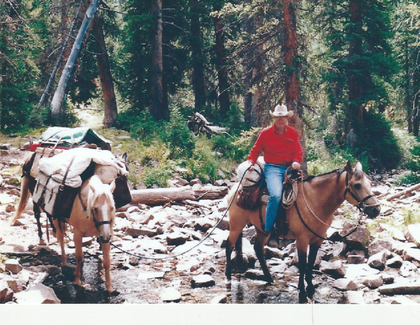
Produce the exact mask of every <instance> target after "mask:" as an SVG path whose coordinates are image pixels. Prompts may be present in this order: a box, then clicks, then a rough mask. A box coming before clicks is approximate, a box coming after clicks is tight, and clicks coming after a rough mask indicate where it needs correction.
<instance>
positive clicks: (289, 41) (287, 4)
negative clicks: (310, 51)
mask: <svg viewBox="0 0 420 325" xmlns="http://www.w3.org/2000/svg"><path fill="white" fill-rule="evenodd" d="M283 22H284V31H285V44H284V60H285V65H286V81H285V95H286V106H287V107H288V109H289V110H292V111H294V112H295V114H294V116H293V118H291V119H290V120H289V125H290V126H292V127H294V128H295V129H296V131H297V132H298V135H299V140H300V142H301V145H302V147H303V148H305V135H304V132H303V121H302V113H303V112H302V108H301V105H300V85H299V77H298V72H299V62H298V39H297V27H296V8H295V1H294V0H283ZM302 168H303V170H306V159H304V164H303V166H302Z"/></svg>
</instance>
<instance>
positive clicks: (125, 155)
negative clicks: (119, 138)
mask: <svg viewBox="0 0 420 325" xmlns="http://www.w3.org/2000/svg"><path fill="white" fill-rule="evenodd" d="M121 158H122V160H124V162H127V158H128V155H127V153H126V152H124V153H123V155H122V157H121Z"/></svg>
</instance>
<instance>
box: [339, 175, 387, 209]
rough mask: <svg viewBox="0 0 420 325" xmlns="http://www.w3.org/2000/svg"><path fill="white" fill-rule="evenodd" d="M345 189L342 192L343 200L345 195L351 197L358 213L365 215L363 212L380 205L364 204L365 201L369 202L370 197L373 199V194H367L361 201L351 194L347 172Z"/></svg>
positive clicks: (354, 194)
mask: <svg viewBox="0 0 420 325" xmlns="http://www.w3.org/2000/svg"><path fill="white" fill-rule="evenodd" d="M346 172H347V173H346V189H345V190H344V199H345V200H347V199H346V195H347V194H350V195H351V197H352V198H353V199H354V200H355V201H356V202H357V205H356V207H357V208H358V209H359V211H361V212H363V213H365V210H366V209H367V208H373V207H378V206H379V205H380V204H379V202H378V203H375V204H366V201H367V200H369V199H370V198H372V197H375V194H369V195H367V196H366V197H364V198H363V199H360V198H359V196H358V195H357V194H356V193H354V192H352V190H351V189H352V187H353V186H352V184H351V179H350V180H349V172H348V171H347V170H346Z"/></svg>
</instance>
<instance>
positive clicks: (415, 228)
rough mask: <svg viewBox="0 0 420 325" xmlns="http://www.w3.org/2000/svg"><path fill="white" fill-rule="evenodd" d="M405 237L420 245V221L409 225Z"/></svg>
mask: <svg viewBox="0 0 420 325" xmlns="http://www.w3.org/2000/svg"><path fill="white" fill-rule="evenodd" d="M405 237H406V238H407V240H408V241H410V242H412V243H415V244H416V245H417V246H420V223H416V224H411V225H408V226H407V231H406V233H405Z"/></svg>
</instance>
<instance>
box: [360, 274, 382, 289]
mask: <svg viewBox="0 0 420 325" xmlns="http://www.w3.org/2000/svg"><path fill="white" fill-rule="evenodd" d="M362 283H363V284H364V285H365V286H367V287H368V288H369V289H376V288H379V287H380V286H382V285H383V284H384V279H383V277H382V276H381V275H374V276H369V277H367V278H366V279H364V280H363V281H362Z"/></svg>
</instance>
